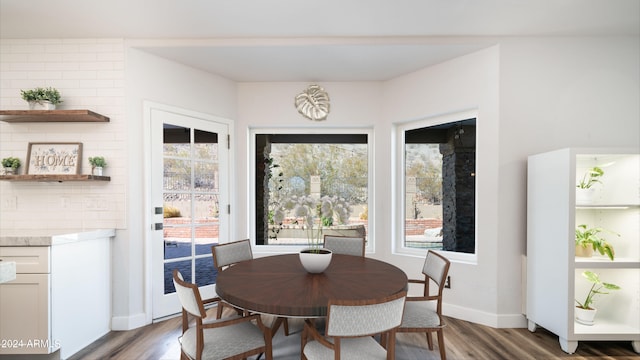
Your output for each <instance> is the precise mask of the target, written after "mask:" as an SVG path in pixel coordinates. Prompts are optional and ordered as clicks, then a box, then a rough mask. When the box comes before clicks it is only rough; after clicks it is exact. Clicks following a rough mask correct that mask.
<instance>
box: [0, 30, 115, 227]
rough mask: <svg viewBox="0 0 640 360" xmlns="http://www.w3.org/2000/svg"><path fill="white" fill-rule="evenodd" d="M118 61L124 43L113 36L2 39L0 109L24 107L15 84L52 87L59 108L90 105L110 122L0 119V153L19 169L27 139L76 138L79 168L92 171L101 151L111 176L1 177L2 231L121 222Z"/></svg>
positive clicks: (101, 225)
mask: <svg viewBox="0 0 640 360" xmlns="http://www.w3.org/2000/svg"><path fill="white" fill-rule="evenodd" d="M124 63H125V59H124V44H123V41H122V40H118V39H104V40H95V39H47V40H38V39H31V40H7V39H2V40H0V109H3V110H27V109H28V104H27V103H26V102H25V101H24V100H22V98H21V97H20V90H21V89H25V90H26V89H32V88H35V87H49V86H52V87H55V88H57V89H58V90H59V91H60V93H61V95H62V100H63V102H62V103H61V104H60V105H59V107H58V108H59V109H90V110H92V111H95V112H97V113H100V114H102V115H105V116H108V117H109V118H110V119H111V121H110V122H109V123H71V124H70V123H50V124H45V123H11V124H9V123H5V122H2V121H0V158H5V157H7V156H14V157H17V158H19V159H20V160H21V161H22V166H21V167H20V169H19V173H20V174H24V173H25V171H26V169H27V167H28V165H27V163H26V162H27V148H28V144H29V142H81V143H82V144H83V147H82V166H81V173H82V174H89V173H90V172H91V167H90V165H89V161H88V157H89V156H96V155H102V156H104V157H105V159H106V161H107V167H106V168H105V175H107V176H111V181H110V182H100V183H73V182H64V183H43V182H7V181H0V194H1V195H2V200H3V201H2V204H0V234H1V232H2V231H3V230H5V229H25V230H28V229H33V228H37V229H48V230H54V231H55V230H65V229H70V230H72V231H73V232H77V231H78V230H87V229H99V228H117V229H121V228H123V227H125V224H126V219H125V214H126V212H127V211H126V203H125V200H126V192H127V188H126V177H125V173H126V159H127V156H126V139H127V133H126V131H125V129H126V121H125V118H124V99H125V89H124V66H125V65H124ZM9 200H11V201H9ZM98 204H100V206H99V207H98Z"/></svg>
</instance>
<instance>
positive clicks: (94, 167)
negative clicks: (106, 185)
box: [89, 156, 107, 176]
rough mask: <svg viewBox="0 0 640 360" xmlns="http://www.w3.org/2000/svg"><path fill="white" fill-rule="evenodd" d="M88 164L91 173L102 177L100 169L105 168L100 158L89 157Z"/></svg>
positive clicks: (104, 163)
mask: <svg viewBox="0 0 640 360" xmlns="http://www.w3.org/2000/svg"><path fill="white" fill-rule="evenodd" d="M89 164H91V173H92V174H93V175H98V176H102V169H103V168H104V167H105V166H107V162H106V161H105V160H104V157H102V156H94V157H89Z"/></svg>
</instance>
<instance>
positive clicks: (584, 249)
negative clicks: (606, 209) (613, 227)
mask: <svg viewBox="0 0 640 360" xmlns="http://www.w3.org/2000/svg"><path fill="white" fill-rule="evenodd" d="M603 231H607V232H609V233H611V234H613V235H617V236H620V234H616V233H614V232H613V231H609V230H606V229H603V228H601V227H594V228H589V227H587V225H586V224H581V225H578V226H577V227H576V256H578V257H591V256H592V255H593V252H594V251H597V252H599V253H600V255H605V254H606V255H607V256H608V257H609V259H611V260H612V261H613V258H614V257H615V251H614V250H613V246H612V245H611V244H609V243H608V242H607V241H606V240H605V239H602V238H601V237H600V236H598V234H599V233H601V232H603Z"/></svg>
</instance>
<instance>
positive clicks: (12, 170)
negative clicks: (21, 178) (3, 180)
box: [4, 167, 17, 175]
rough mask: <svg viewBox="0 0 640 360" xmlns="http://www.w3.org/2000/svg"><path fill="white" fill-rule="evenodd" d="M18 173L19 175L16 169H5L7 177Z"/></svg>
mask: <svg viewBox="0 0 640 360" xmlns="http://www.w3.org/2000/svg"><path fill="white" fill-rule="evenodd" d="M16 173H17V171H16V169H14V168H12V167H6V168H4V174H5V175H16Z"/></svg>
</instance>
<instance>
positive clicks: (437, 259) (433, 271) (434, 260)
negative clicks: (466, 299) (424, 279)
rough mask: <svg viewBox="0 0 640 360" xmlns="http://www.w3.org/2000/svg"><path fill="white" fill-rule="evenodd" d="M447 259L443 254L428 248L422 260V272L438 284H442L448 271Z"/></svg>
mask: <svg viewBox="0 0 640 360" xmlns="http://www.w3.org/2000/svg"><path fill="white" fill-rule="evenodd" d="M449 264H450V263H449V260H447V259H446V258H445V257H444V256H442V255H440V254H438V253H436V252H433V251H431V250H429V252H427V257H426V258H425V260H424V266H423V267H422V273H423V274H425V275H426V276H428V277H430V278H431V279H432V280H433V281H435V282H436V284H437V285H438V286H440V285H441V284H444V281H445V280H446V277H447V273H448V272H449Z"/></svg>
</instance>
